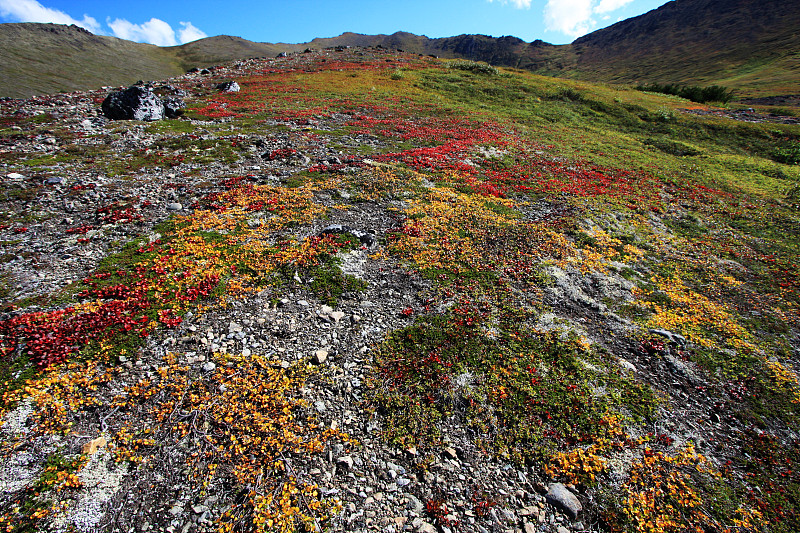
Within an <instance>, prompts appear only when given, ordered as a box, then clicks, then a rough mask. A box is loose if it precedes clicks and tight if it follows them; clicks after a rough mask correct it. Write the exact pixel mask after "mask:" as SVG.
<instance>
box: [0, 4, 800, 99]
mask: <svg viewBox="0 0 800 533" xmlns="http://www.w3.org/2000/svg"><path fill="white" fill-rule="evenodd" d="M798 27H800V4H797V5H793V4H791V3H789V4H786V3H783V2H779V1H778V0H766V1H764V2H758V3H756V2H754V1H753V0H735V1H733V2H724V1H722V0H673V1H671V2H667V3H666V4H664V5H662V6H661V7H659V8H657V9H654V10H652V11H649V12H648V13H645V14H643V15H639V16H637V17H633V18H630V19H626V20H623V21H620V22H617V23H616V24H613V25H611V26H609V27H607V28H603V29H600V30H596V31H594V32H592V33H590V34H588V35H585V36H583V37H580V38H578V39H576V40H575V41H574V42H572V43H570V44H566V45H553V44H550V43H546V42H544V41H542V40H534V41H531V42H526V41H524V40H522V39H519V38H518V37H514V36H501V37H491V36H487V35H480V34H462V35H456V36H452V37H438V38H428V37H426V36H424V35H415V34H413V33H409V32H404V31H398V32H395V33H393V34H391V35H386V34H378V35H366V34H359V33H353V32H345V33H343V34H341V35H338V36H335V37H318V38H315V39H313V40H312V41H310V42H308V43H297V44H290V43H259V42H254V41H249V40H247V39H244V38H242V37H235V36H227V35H221V36H214V37H207V38H204V39H199V40H197V41H193V42H190V43H186V44H183V45H180V46H172V47H155V46H153V45H147V44H141V43H134V42H131V41H124V40H121V39H116V38H114V37H106V36H97V35H93V34H91V33H90V32H88V31H86V30H84V29H80V28H78V27H76V26H71V27H68V26H59V25H54V24H35V23H19V24H0V59H2V63H0V75H2V76H1V77H2V79H3V81H2V82H0V96H12V97H26V96H31V95H33V94H37V93H52V92H57V91H65V90H67V91H68V90H76V89H91V88H97V87H99V86H101V85H127V84H131V83H133V82H135V81H136V80H139V79H160V78H167V77H173V76H177V75H179V74H181V73H183V72H184V71H185V70H187V69H189V68H193V67H208V66H212V65H216V64H221V63H227V62H231V61H237V60H242V59H252V58H258V57H268V56H275V55H278V54H280V53H297V52H302V51H304V50H305V49H308V48H334V47H346V46H361V47H374V46H381V47H384V48H389V49H401V50H404V51H407V52H412V53H417V54H423V55H434V56H438V57H442V58H447V59H452V58H461V59H469V60H473V61H485V62H487V63H490V64H492V65H495V66H500V67H511V68H519V69H524V70H529V71H532V72H534V73H537V74H544V75H549V76H557V77H564V78H572V79H581V80H586V81H594V82H608V83H624V84H632V83H681V84H705V85H710V84H725V85H726V86H729V87H731V88H734V89H736V90H737V91H738V92H739V94H740V95H741V96H743V97H763V96H776V95H787V94H797V93H800V82H799V81H798V80H800V34H799V33H798V32H797V31H796V28H798ZM122 65H124V68H123V67H122Z"/></svg>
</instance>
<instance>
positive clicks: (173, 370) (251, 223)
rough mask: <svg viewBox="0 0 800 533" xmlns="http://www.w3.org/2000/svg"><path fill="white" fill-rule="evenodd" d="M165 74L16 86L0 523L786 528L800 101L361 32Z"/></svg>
mask: <svg viewBox="0 0 800 533" xmlns="http://www.w3.org/2000/svg"><path fill="white" fill-rule="evenodd" d="M230 80H233V81H236V82H237V83H238V85H239V86H240V87H241V91H239V92H220V91H219V90H218V89H216V87H217V86H218V85H219V84H220V83H222V82H224V81H230ZM168 83H169V85H171V86H172V87H173V88H174V89H173V90H175V89H181V90H183V91H185V93H186V94H187V103H188V107H187V109H186V113H185V116H183V117H182V118H180V119H175V120H169V121H160V122H137V121H110V120H107V119H106V118H104V117H103V116H102V114H101V112H100V110H99V109H100V103H101V102H102V100H103V99H104V98H105V96H106V93H105V92H102V91H96V92H90V93H82V92H77V93H70V94H61V95H57V96H53V97H45V98H42V97H40V98H34V99H28V100H13V101H2V102H0V146H2V151H0V158H1V159H2V164H3V171H2V174H3V180H2V187H3V196H2V197H0V216H1V217H2V226H0V246H2V251H3V254H2V258H3V259H2V263H1V266H2V273H3V286H2V289H3V290H2V294H3V301H2V305H3V315H2V316H0V349H1V351H0V384H2V389H1V390H0V392H1V393H2V395H1V396H0V410H1V412H0V415H1V416H0V420H2V426H0V443H2V448H0V487H1V488H2V490H0V529H5V530H6V531H12V532H22V531H31V530H37V531H65V530H75V531H97V530H105V531H185V532H194V531H226V532H227V531H264V532H266V531H387V532H388V531H398V532H399V531H406V530H413V531H426V532H434V531H437V532H440V533H447V532H453V531H463V532H483V531H526V532H528V531H539V532H543V533H544V532H548V533H556V532H559V533H563V532H564V531H568V532H574V533H578V532H585V531H604V532H605V531H608V532H611V531H626V532H639V531H654V532H676V533H677V532H683V531H730V532H741V533H744V532H756V531H758V532H765V533H767V532H768V533H790V532H793V531H797V530H798V529H800V514H799V512H798V509H800V506H798V505H797V502H798V497H799V496H800V468H798V466H800V465H798V464H797V461H798V457H800V453H798V452H799V451H800V434H798V430H797V428H798V427H799V426H798V414H800V413H799V412H798V410H799V409H800V384H798V372H800V359H799V357H800V312H799V311H800V310H799V309H798V305H799V304H800V297H799V296H798V290H800V264H798V257H800V250H799V249H798V246H799V243H798V241H797V238H796V236H797V235H798V233H800V167H799V166H798V164H799V163H800V126H798V125H797V124H791V123H784V122H787V121H786V120H783V119H779V118H776V117H773V116H769V115H762V114H758V113H752V112H750V113H749V114H748V116H747V117H746V118H747V121H744V120H737V118H740V117H739V116H738V115H736V114H732V113H731V114H722V113H718V110H715V109H713V108H705V107H703V106H697V105H694V104H692V103H690V102H688V101H686V100H682V99H679V98H676V97H667V96H659V95H655V94H647V93H642V92H640V91H635V90H631V89H625V88H611V87H608V86H601V85H593V84H590V83H587V82H578V81H569V80H558V79H553V78H548V77H542V76H537V75H534V74H531V73H526V72H522V71H517V70H504V69H497V68H495V67H492V66H490V65H488V64H485V63H477V62H471V61H464V60H452V61H442V60H437V59H434V58H430V57H420V56H419V55H418V54H408V53H400V52H396V51H390V50H386V49H376V48H353V49H343V50H323V51H316V52H310V53H299V54H293V55H290V56H289V57H284V58H279V59H252V60H246V61H240V62H237V63H231V64H228V65H223V66H220V67H219V68H217V69H215V70H214V71H213V72H210V73H205V74H204V73H200V72H197V73H191V74H186V75H184V76H180V77H177V78H173V79H171V80H169V82H168ZM166 84H167V82H164V83H163V84H156V86H157V89H160V87H159V86H160V85H166Z"/></svg>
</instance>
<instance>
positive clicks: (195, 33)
mask: <svg viewBox="0 0 800 533" xmlns="http://www.w3.org/2000/svg"><path fill="white" fill-rule="evenodd" d="M181 26H183V28H181V29H180V30H178V40H179V41H180V42H181V44H183V43H189V42H192V41H196V40H197V39H204V38H206V37H208V35H206V32H204V31H203V30H201V29H199V28H196V27H195V26H194V25H193V24H192V23H191V22H181Z"/></svg>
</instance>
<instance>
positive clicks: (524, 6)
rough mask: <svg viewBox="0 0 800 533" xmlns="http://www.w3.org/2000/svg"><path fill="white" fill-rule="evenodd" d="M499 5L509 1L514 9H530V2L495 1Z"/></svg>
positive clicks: (525, 0)
mask: <svg viewBox="0 0 800 533" xmlns="http://www.w3.org/2000/svg"><path fill="white" fill-rule="evenodd" d="M494 1H495V0H489V2H494ZM497 1H498V2H500V3H501V4H507V3H508V2H509V1H510V2H511V3H512V4H514V7H516V8H517V9H529V8H530V7H531V1H532V0H497Z"/></svg>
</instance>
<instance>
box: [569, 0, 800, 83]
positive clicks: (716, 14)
mask: <svg viewBox="0 0 800 533" xmlns="http://www.w3.org/2000/svg"><path fill="white" fill-rule="evenodd" d="M799 28H800V3H798V2H784V1H780V0H764V1H759V2H754V1H752V0H676V1H673V2H668V3H666V4H664V5H663V6H661V7H659V8H658V9H655V10H653V11H650V12H648V13H645V14H644V15H641V16H638V17H634V18H630V19H627V20H623V21H622V22H618V23H617V24H614V25H612V26H609V27H608V28H604V29H601V30H598V31H595V32H593V33H590V34H589V35H586V36H584V37H581V38H579V39H577V40H576V41H574V42H573V43H572V44H571V45H570V47H571V49H572V51H573V53H574V54H575V56H576V57H577V63H576V66H575V69H576V71H577V73H578V74H577V76H578V77H581V78H584V79H589V80H601V81H610V82H622V83H632V82H662V83H673V82H681V83H708V82H714V83H723V84H727V85H730V86H749V85H751V84H755V85H765V84H768V85H771V86H776V85H780V84H785V83H789V84H792V83H793V84H795V85H796V83H797V80H800V32H799V31H798V29H799Z"/></svg>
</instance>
